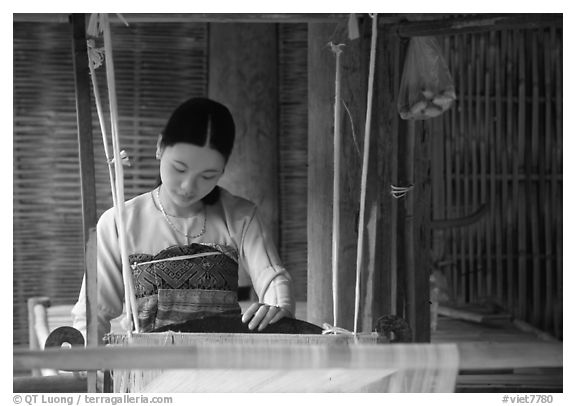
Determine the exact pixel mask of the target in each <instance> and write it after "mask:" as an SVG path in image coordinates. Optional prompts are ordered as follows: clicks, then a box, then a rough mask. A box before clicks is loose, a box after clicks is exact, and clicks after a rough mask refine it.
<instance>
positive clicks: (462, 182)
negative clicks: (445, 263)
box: [456, 37, 469, 301]
mask: <svg viewBox="0 0 576 406" xmlns="http://www.w3.org/2000/svg"><path fill="white" fill-rule="evenodd" d="M456 42H457V44H458V48H457V52H458V54H459V55H460V58H461V59H460V65H459V66H458V70H459V72H458V74H459V78H460V82H459V83H460V93H461V94H462V95H463V96H464V97H467V96H468V93H469V89H468V86H467V81H466V75H465V73H466V63H467V62H468V61H467V58H466V53H465V48H464V46H465V38H460V37H458V38H457V39H456ZM466 104H467V103H466V99H463V100H462V108H461V110H460V111H459V113H460V114H459V115H458V119H459V120H458V127H457V128H458V130H457V131H458V132H457V134H458V144H459V145H458V148H459V158H460V159H459V160H458V161H457V164H456V167H457V171H458V178H457V182H456V184H457V185H458V193H457V196H458V200H457V202H458V207H459V209H460V210H459V211H458V215H459V216H461V215H463V214H464V210H465V209H466V203H467V200H468V196H467V192H468V184H467V179H466V166H467V162H468V159H467V158H468V157H467V154H466V152H467V150H466V133H467V131H466V130H467V129H466V126H465V124H466V113H467V111H469V110H468V109H467V105H466ZM462 209H464V210H462ZM457 232H458V239H457V241H458V243H457V244H458V251H457V252H458V254H457V255H458V256H459V257H460V258H459V259H460V260H459V262H458V266H457V268H456V269H457V272H458V274H459V277H460V284H459V286H458V288H459V292H458V295H459V298H460V299H461V300H462V301H467V300H468V294H467V292H468V275H469V274H468V271H469V270H468V267H467V261H466V259H467V257H466V238H465V237H466V231H465V230H464V229H460V230H458V231H457Z"/></svg>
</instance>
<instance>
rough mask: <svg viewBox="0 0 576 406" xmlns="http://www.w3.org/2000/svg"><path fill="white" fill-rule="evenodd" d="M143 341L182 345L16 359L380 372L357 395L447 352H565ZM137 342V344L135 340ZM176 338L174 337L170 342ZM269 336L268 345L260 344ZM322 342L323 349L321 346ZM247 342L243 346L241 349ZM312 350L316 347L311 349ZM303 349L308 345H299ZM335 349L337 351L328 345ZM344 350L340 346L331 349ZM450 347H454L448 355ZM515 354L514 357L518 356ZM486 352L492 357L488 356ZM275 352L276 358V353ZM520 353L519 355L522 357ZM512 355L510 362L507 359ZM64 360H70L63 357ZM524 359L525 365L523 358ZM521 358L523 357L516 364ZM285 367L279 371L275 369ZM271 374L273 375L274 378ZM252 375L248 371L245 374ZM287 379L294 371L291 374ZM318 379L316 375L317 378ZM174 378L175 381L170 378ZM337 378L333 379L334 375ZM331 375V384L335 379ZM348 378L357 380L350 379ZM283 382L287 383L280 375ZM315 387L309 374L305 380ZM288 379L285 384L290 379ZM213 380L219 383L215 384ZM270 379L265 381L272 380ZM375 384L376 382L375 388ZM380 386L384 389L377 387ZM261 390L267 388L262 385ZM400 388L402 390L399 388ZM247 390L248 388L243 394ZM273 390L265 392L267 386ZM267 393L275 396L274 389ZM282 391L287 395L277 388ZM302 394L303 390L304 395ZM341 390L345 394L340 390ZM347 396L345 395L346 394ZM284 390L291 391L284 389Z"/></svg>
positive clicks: (557, 358)
mask: <svg viewBox="0 0 576 406" xmlns="http://www.w3.org/2000/svg"><path fill="white" fill-rule="evenodd" d="M134 337H135V339H136V340H138V339H139V338H143V339H151V340H152V341H154V340H166V339H168V340H169V341H173V342H176V341H179V340H180V341H181V342H182V343H183V344H185V345H182V346H175V347H174V348H172V347H162V348H157V347H151V348H141V347H138V346H137V347H134V348H116V347H115V346H114V347H109V348H89V349H85V350H78V349H72V350H70V351H69V352H66V353H63V352H60V351H56V350H47V351H44V352H41V353H37V352H26V353H20V352H15V353H14V356H15V362H14V365H15V369H26V368H31V367H35V368H37V367H43V368H61V369H86V368H88V369H120V368H158V367H162V368H200V369H203V372H202V373H203V374H205V373H206V372H205V371H204V369H210V370H212V369H221V368H227V369H230V370H236V369H250V368H254V369H268V370H270V369H274V370H276V371H279V370H282V371H284V370H286V371H293V370H295V369H296V372H295V374H297V375H302V374H303V372H302V371H309V370H310V369H325V368H335V369H338V370H343V369H344V370H348V369H350V370H355V372H358V371H360V370H365V369H366V370H370V372H374V371H378V372H377V374H379V375H378V376H376V378H375V377H374V376H375V375H368V376H369V378H367V381H364V382H361V383H360V384H358V385H357V386H355V387H353V388H348V389H349V390H350V391H351V390H352V389H356V390H368V391H369V390H383V389H384V388H388V389H390V388H394V385H391V384H390V376H392V375H394V373H397V372H398V370H400V369H405V368H406V366H408V367H409V369H424V368H426V367H428V366H429V365H428V362H429V361H430V360H431V359H434V360H436V361H438V359H439V358H434V354H439V353H440V352H441V351H444V350H447V352H449V353H451V354H452V355H454V354H457V357H459V359H460V361H459V362H458V361H457V362H455V363H453V364H452V365H451V366H450V367H446V368H453V369H456V370H457V368H458V367H468V368H470V369H483V368H486V369H492V368H496V367H498V366H500V367H502V366H506V367H514V366H541V367H553V366H561V365H562V350H561V346H558V345H550V346H545V347H542V346H539V347H538V352H537V356H533V357H530V356H529V357H526V354H535V353H536V352H535V351H531V350H532V349H531V348H527V347H522V346H518V345H509V344H508V345H502V346H499V345H492V346H484V347H482V346H479V347H472V346H458V347H457V346H455V345H454V346H433V345H416V344H410V345H408V344H406V345H404V344H402V345H394V346H385V345H349V344H350V339H349V338H343V337H342V336H332V337H330V336H314V337H313V338H310V337H307V336H302V335H298V336H290V335H284V336H282V338H281V339H280V338H279V337H276V336H253V335H251V336H250V337H244V336H241V335H240V336H233V337H225V336H222V335H219V336H211V335H201V336H194V335H183V334H182V335H177V334H175V333H173V334H172V335H164V336H161V337H160V336H154V338H152V337H147V336H145V335H142V336H134ZM134 337H133V338H134ZM167 337H170V338H167ZM216 337H218V338H221V339H223V340H224V341H226V338H230V339H231V341H233V342H232V343H221V344H214V343H212V342H205V341H206V340H214V339H215V338H216ZM260 337H264V338H260ZM275 340H279V341H289V342H290V345H286V344H285V343H277V342H276V343H270V341H275ZM264 342H267V345H266V346H265V347H264V348H265V350H264V352H265V353H266V354H267V356H264V357H263V356H262V352H263V347H262V344H264ZM321 342H323V343H321ZM240 343H241V344H240ZM311 343H312V344H311ZM299 344H306V345H305V346H300V345H299ZM325 344H330V345H325ZM331 344H337V345H331ZM449 347H450V348H449ZM513 349H514V350H516V351H512V350H513ZM483 350H484V351H486V352H484V353H483ZM271 351H274V356H272V355H271V354H270V352H271ZM517 351H519V352H517ZM503 355H506V356H503ZM63 356H64V357H63ZM518 356H519V357H520V358H518ZM514 357H516V358H514ZM276 368H278V369H276ZM269 372H270V371H267V376H268V377H269V376H270V375H269ZM239 373H240V374H245V372H242V371H241V372H239ZM285 373H286V374H288V372H285ZM315 374H316V375H317V372H316V373H315ZM167 376H169V375H167ZM332 376H334V375H332ZM332 376H330V378H331V377H332ZM348 376H351V374H349V375H348ZM278 377H280V376H278ZM301 377H302V378H304V379H301V381H304V380H308V379H306V378H308V376H307V375H305V376H301ZM284 378H286V377H284ZM212 379H214V378H213V377H212ZM265 379H266V378H265ZM370 379H372V381H370ZM379 384H380V386H378V385H379ZM261 388H262V386H261ZM396 388H398V386H396ZM239 389H242V388H239ZM264 389H266V387H264ZM268 389H269V390H270V389H274V388H272V387H270V386H268ZM276 389H281V388H279V387H276ZM300 389H301V388H300ZM316 389H320V391H323V390H322V389H324V391H328V389H329V388H326V387H320V386H319V387H316ZM340 389H341V388H340ZM344 389H346V388H344ZM284 390H285V391H288V390H286V387H284Z"/></svg>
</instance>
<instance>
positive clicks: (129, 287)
mask: <svg viewBox="0 0 576 406" xmlns="http://www.w3.org/2000/svg"><path fill="white" fill-rule="evenodd" d="M101 22H102V23H103V24H102V25H103V33H104V51H105V54H106V79H107V82H108V98H109V103H110V122H111V126H110V128H111V133H112V147H113V150H114V170H115V175H116V200H117V204H116V206H115V209H116V221H117V223H118V237H119V240H120V255H121V258H122V278H123V280H124V300H125V307H126V315H127V317H128V320H130V319H132V320H133V321H134V329H135V331H136V332H139V330H140V328H139V323H138V317H137V316H136V313H135V312H134V313H133V311H135V310H136V309H137V307H136V298H135V297H134V288H133V281H132V271H131V269H130V264H129V260H128V253H127V249H126V229H125V226H124V181H123V179H124V169H123V167H122V159H121V157H120V145H119V141H118V105H117V101H116V82H115V79H114V60H113V56H112V38H111V36H110V23H109V21H108V15H107V14H102V15H101ZM128 336H131V330H130V329H129V330H128Z"/></svg>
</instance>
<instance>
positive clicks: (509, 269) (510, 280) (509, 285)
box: [503, 31, 516, 310]
mask: <svg viewBox="0 0 576 406" xmlns="http://www.w3.org/2000/svg"><path fill="white" fill-rule="evenodd" d="M504 38H505V41H506V48H505V52H504V62H505V63H506V70H505V72H506V95H507V100H506V116H505V117H506V130H505V131H504V139H505V140H506V145H505V148H506V152H505V154H504V167H505V168H506V171H509V170H510V168H512V170H513V167H514V166H513V164H512V165H511V164H510V163H509V161H511V160H512V158H511V157H510V149H512V148H513V143H512V141H511V137H512V135H513V134H514V133H513V126H512V124H513V120H514V111H513V104H512V94H513V93H512V85H513V83H512V68H513V66H514V65H513V61H511V60H510V55H511V54H512V53H513V50H514V46H513V43H512V33H511V32H509V31H507V32H506V34H505V36H504ZM509 189H510V188H509V187H508V182H504V193H503V198H504V201H505V206H504V221H505V224H506V225H507V226H506V229H505V230H506V249H507V250H508V253H512V252H513V248H512V246H513V245H512V244H513V234H512V229H511V226H510V224H512V218H511V217H512V216H513V214H514V213H513V212H512V211H513V209H512V207H514V206H513V201H514V197H513V195H514V192H512V196H510V195H509ZM506 276H507V278H506V302H507V307H508V309H511V310H516V303H515V300H514V298H515V295H514V287H515V286H516V280H515V278H514V263H513V257H512V255H507V257H506Z"/></svg>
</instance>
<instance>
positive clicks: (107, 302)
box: [72, 209, 124, 340]
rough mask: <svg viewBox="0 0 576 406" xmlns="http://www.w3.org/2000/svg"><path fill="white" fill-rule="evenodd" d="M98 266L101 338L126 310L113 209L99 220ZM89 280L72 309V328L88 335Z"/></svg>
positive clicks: (98, 306) (84, 282)
mask: <svg viewBox="0 0 576 406" xmlns="http://www.w3.org/2000/svg"><path fill="white" fill-rule="evenodd" d="M96 232H97V242H98V245H97V246H98V248H97V252H98V254H97V265H98V276H97V278H98V281H97V286H98V288H97V289H98V303H97V309H98V337H99V338H100V340H102V338H103V337H104V335H105V334H106V333H109V332H110V320H112V319H114V318H116V317H118V316H120V315H121V314H122V310H123V300H124V287H123V286H124V283H123V280H122V261H121V256H120V246H119V241H118V232H117V229H116V223H115V220H114V211H113V209H111V210H108V211H107V212H105V213H104V214H103V215H102V216H101V217H100V220H99V221H98V225H97V227H96ZM85 284H86V281H85V278H84V280H83V281H82V288H81V289H80V294H79V297H78V302H77V303H76V304H75V305H74V307H73V309H72V318H73V327H74V328H76V329H78V330H79V331H80V332H81V333H82V334H83V335H84V337H86V287H85Z"/></svg>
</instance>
